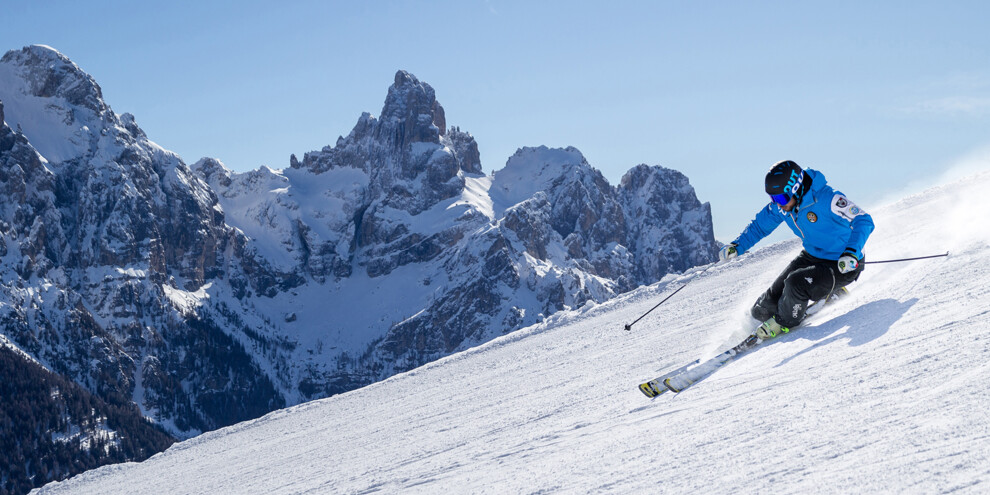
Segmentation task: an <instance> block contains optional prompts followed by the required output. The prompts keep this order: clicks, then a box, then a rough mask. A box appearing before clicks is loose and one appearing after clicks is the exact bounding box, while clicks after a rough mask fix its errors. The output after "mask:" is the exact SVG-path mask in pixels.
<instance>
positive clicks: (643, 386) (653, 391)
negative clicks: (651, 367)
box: [639, 382, 667, 399]
mask: <svg viewBox="0 0 990 495" xmlns="http://www.w3.org/2000/svg"><path fill="white" fill-rule="evenodd" d="M639 391H640V392H643V395H645V396H647V397H649V398H651V399H653V398H656V397H658V396H659V395H660V394H662V393H664V392H666V391H667V390H666V389H661V388H657V387H655V386H654V385H653V383H652V382H646V383H640V384H639Z"/></svg>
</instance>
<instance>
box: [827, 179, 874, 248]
mask: <svg viewBox="0 0 990 495" xmlns="http://www.w3.org/2000/svg"><path fill="white" fill-rule="evenodd" d="M832 213H834V214H836V215H838V216H839V217H841V218H843V219H844V220H846V221H847V222H849V226H850V228H852V233H851V234H850V235H849V243H848V244H847V245H846V251H847V252H852V253H854V254H855V255H856V257H857V258H859V259H863V246H865V245H866V240H867V239H868V238H869V237H870V234H871V233H873V228H874V224H873V217H871V216H870V214H869V213H867V212H865V211H863V210H862V209H861V208H859V207H858V206H856V205H855V204H853V202H852V201H849V198H846V197H845V196H844V195H843V194H842V193H838V192H837V193H836V194H835V196H833V197H832Z"/></svg>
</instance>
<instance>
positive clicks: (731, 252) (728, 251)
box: [718, 243, 739, 261]
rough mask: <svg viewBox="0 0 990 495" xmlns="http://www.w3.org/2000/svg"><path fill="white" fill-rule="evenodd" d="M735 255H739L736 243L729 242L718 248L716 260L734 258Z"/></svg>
mask: <svg viewBox="0 0 990 495" xmlns="http://www.w3.org/2000/svg"><path fill="white" fill-rule="evenodd" d="M736 256H739V251H737V250H736V245H735V244H731V243H730V244H726V245H725V246H722V249H721V250H719V252H718V260H719V261H726V260H731V259H732V258H735V257H736Z"/></svg>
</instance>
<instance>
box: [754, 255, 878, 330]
mask: <svg viewBox="0 0 990 495" xmlns="http://www.w3.org/2000/svg"><path fill="white" fill-rule="evenodd" d="M863 266H864V264H863V263H862V261H861V262H860V264H859V267H858V268H856V269H855V270H853V271H851V272H849V273H839V267H838V266H836V261H835V260H823V259H821V258H816V257H814V256H812V255H810V254H808V252H807V251H801V254H799V255H798V257H797V258H794V261H791V264H789V265H787V268H786V269H785V270H784V271H783V272H782V273H781V274H780V276H779V277H777V280H774V282H773V285H771V286H770V288H769V289H767V291H766V292H764V293H763V295H761V296H760V298H759V299H757V300H756V304H754V305H753V309H752V311H751V312H752V314H753V318H756V319H757V320H760V321H766V320H768V319H769V318H770V317H771V316H773V317H774V319H776V320H777V323H779V324H781V325H782V326H785V327H788V328H793V327H796V326H798V324H800V323H801V320H803V319H804V317H805V314H806V312H807V311H808V303H809V302H810V301H820V300H822V299H825V298H826V297H828V296H829V294H831V293H833V292H835V291H836V290H838V289H839V288H841V287H845V286H846V285H849V284H851V283H853V282H854V281H855V280H856V279H857V278H859V274H860V273H862V271H863Z"/></svg>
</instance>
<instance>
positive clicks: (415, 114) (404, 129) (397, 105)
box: [381, 70, 447, 147]
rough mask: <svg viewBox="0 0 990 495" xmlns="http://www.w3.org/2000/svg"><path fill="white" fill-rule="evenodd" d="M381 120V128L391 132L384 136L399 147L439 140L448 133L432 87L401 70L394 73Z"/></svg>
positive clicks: (442, 112) (444, 118)
mask: <svg viewBox="0 0 990 495" xmlns="http://www.w3.org/2000/svg"><path fill="white" fill-rule="evenodd" d="M381 121H382V124H383V128H384V129H388V130H390V131H392V133H390V134H391V135H385V136H383V137H385V138H391V139H392V140H393V143H394V144H395V145H396V146H398V147H402V146H405V145H407V144H409V143H417V142H426V143H439V142H440V136H443V135H444V134H446V132H447V120H446V117H445V115H444V111H443V107H442V106H441V105H440V103H439V102H437V98H436V92H435V91H434V90H433V87H431V86H430V85H429V84H426V83H425V82H420V80H419V79H417V78H416V76H414V75H412V74H410V73H408V72H406V71H404V70H400V71H398V72H396V73H395V83H394V84H392V86H391V87H390V88H389V89H388V96H387V97H386V98H385V106H384V107H383V108H382V116H381Z"/></svg>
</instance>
